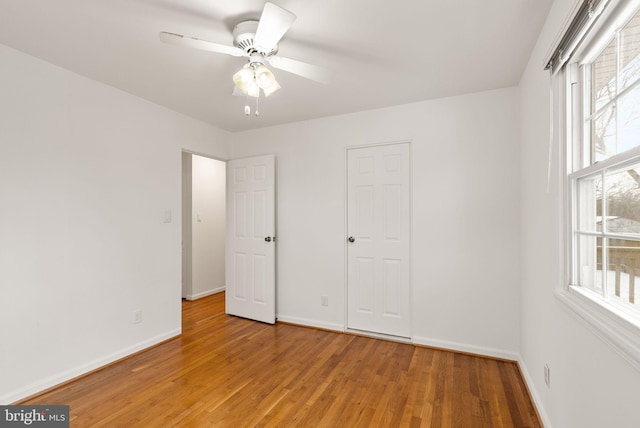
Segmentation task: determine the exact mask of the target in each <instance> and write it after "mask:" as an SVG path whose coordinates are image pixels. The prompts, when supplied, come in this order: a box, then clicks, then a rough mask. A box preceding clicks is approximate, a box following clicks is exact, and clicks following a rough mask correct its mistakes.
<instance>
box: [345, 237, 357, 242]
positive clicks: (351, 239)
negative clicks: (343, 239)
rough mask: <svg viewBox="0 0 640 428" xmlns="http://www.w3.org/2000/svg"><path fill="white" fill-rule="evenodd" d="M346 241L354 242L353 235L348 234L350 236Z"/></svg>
mask: <svg viewBox="0 0 640 428" xmlns="http://www.w3.org/2000/svg"><path fill="white" fill-rule="evenodd" d="M347 241H349V242H356V238H354V237H353V236H350V237H348V238H347Z"/></svg>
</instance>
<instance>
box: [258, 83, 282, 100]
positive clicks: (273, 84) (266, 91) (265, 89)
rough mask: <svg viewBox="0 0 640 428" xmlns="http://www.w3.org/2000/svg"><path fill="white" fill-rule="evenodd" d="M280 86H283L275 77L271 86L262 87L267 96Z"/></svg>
mask: <svg viewBox="0 0 640 428" xmlns="http://www.w3.org/2000/svg"><path fill="white" fill-rule="evenodd" d="M280 88H281V86H280V85H279V84H278V82H276V80H275V79H274V80H273V83H272V84H271V86H269V87H268V88H262V90H263V91H264V95H265V97H268V96H269V95H271V94H273V93H274V92H276V91H277V90H278V89H280Z"/></svg>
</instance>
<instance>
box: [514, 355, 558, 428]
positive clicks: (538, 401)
mask: <svg viewBox="0 0 640 428" xmlns="http://www.w3.org/2000/svg"><path fill="white" fill-rule="evenodd" d="M518 366H519V367H520V373H522V377H523V378H524V383H526V384H527V387H528V388H529V394H530V395H531V399H532V400H533V404H534V405H535V406H536V410H537V411H538V415H539V416H540V419H542V421H541V422H542V425H543V426H544V427H545V428H551V419H549V415H548V414H547V412H546V410H545V408H544V403H543V402H542V398H541V397H540V394H538V390H537V389H536V387H535V383H534V382H533V378H532V377H531V374H530V373H529V370H528V369H527V365H526V364H525V363H524V360H523V359H522V356H520V357H519V358H518Z"/></svg>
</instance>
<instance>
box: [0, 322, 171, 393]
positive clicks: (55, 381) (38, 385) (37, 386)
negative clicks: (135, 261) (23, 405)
mask: <svg viewBox="0 0 640 428" xmlns="http://www.w3.org/2000/svg"><path fill="white" fill-rule="evenodd" d="M181 333H182V330H181V329H179V328H178V329H174V330H170V331H168V332H166V333H163V334H160V335H158V336H155V337H152V338H151V339H147V340H144V341H142V342H139V343H136V344H135V345H131V346H128V347H126V348H123V349H121V350H119V351H117V352H114V353H112V354H109V355H107V356H105V357H101V358H98V359H96V360H93V361H90V362H88V363H86V364H82V365H80V366H78V367H75V368H72V369H69V370H66V371H64V372H62V373H58V374H56V375H53V376H49V377H46V378H44V379H41V380H39V381H37V382H33V383H31V384H29V385H26V386H24V387H22V388H20V389H17V390H15V391H12V392H10V393H8V394H5V395H3V396H2V397H0V404H2V405H5V404H10V403H15V402H16V401H19V400H21V399H24V398H26V397H29V396H31V395H34V394H37V393H39V392H41V391H44V390H46V389H48V388H51V387H54V386H56V385H59V384H61V383H63V382H67V381H69V380H72V379H74V378H77V377H79V376H82V375H83V374H86V373H89V372H91V371H93V370H96V369H99V368H101V367H104V366H106V365H108V364H110V363H113V362H114V361H117V360H120V359H122V358H124V357H127V356H129V355H131V354H135V353H136V352H139V351H142V350H144V349H147V348H150V347H151V346H153V345H156V344H158V343H160V342H163V341H165V340H168V339H171V338H173V337H176V336H179V335H180V334H181Z"/></svg>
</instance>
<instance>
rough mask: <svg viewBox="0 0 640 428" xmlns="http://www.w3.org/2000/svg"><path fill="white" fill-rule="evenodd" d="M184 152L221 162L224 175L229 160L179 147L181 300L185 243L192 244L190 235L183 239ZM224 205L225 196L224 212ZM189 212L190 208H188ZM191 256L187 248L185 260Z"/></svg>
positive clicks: (189, 260) (189, 289)
mask: <svg viewBox="0 0 640 428" xmlns="http://www.w3.org/2000/svg"><path fill="white" fill-rule="evenodd" d="M184 153H186V154H189V155H195V156H200V157H203V158H207V159H213V160H216V161H219V162H223V163H224V165H225V175H226V169H227V162H228V161H229V160H228V159H222V158H219V157H216V156H212V155H209V154H205V153H201V152H197V151H194V150H189V149H185V148H181V149H180V266H181V267H180V272H181V277H180V279H181V282H180V296H181V300H183V299H185V297H184V296H183V290H184V287H185V285H184V284H183V283H182V280H183V279H184V278H185V273H184V269H185V266H184V265H185V264H184V261H185V245H186V244H189V245H191V244H192V241H191V236H189V237H188V240H186V241H185V236H184V232H185V230H184V224H185V221H186V219H185V218H184V216H183V215H182V212H183V209H184V197H185V195H184V193H183V182H182V181H183V177H184V170H183V164H182V157H183V154H184ZM190 187H193V183H192V182H190ZM189 190H190V191H191V189H189ZM225 191H226V182H225ZM226 206H227V201H226V198H225V202H224V208H225V212H226ZM189 212H190V213H191V210H189ZM191 214H192V215H193V213H191ZM188 229H189V232H191V231H192V230H191V227H189V228H188ZM226 247H227V243H226V241H225V251H226ZM192 257H193V254H192V251H191V249H189V251H188V252H187V262H189V263H190V262H191V261H192ZM189 276H191V275H189ZM186 287H187V291H188V292H190V291H191V289H192V284H187V285H186ZM226 290H227V284H226V281H225V284H224V291H226ZM221 292H222V291H218V292H216V293H212V294H217V293H221ZM202 297H206V296H202Z"/></svg>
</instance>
